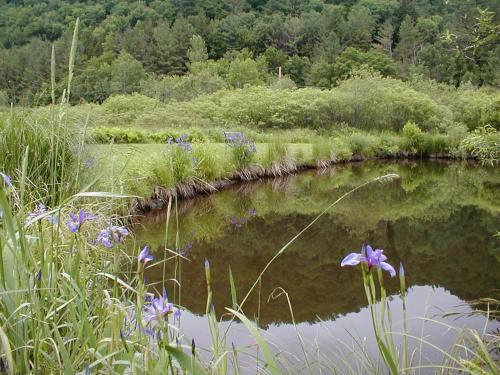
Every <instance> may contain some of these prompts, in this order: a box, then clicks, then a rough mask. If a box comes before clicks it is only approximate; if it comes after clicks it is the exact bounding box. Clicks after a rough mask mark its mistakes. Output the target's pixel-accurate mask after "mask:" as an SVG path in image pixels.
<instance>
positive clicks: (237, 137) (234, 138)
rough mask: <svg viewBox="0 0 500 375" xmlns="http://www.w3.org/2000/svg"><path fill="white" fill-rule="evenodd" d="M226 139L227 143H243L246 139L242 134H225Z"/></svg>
mask: <svg viewBox="0 0 500 375" xmlns="http://www.w3.org/2000/svg"><path fill="white" fill-rule="evenodd" d="M224 138H225V139H226V143H235V142H241V141H243V140H244V139H245V138H244V137H243V133H242V132H226V131H225V132H224Z"/></svg>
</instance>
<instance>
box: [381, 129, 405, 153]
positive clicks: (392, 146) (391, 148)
mask: <svg viewBox="0 0 500 375" xmlns="http://www.w3.org/2000/svg"><path fill="white" fill-rule="evenodd" d="M400 151H401V137H399V136H397V135H395V134H390V133H382V134H380V136H379V142H378V145H377V151H376V153H377V155H378V156H381V157H388V156H397V155H398V154H399V152H400Z"/></svg>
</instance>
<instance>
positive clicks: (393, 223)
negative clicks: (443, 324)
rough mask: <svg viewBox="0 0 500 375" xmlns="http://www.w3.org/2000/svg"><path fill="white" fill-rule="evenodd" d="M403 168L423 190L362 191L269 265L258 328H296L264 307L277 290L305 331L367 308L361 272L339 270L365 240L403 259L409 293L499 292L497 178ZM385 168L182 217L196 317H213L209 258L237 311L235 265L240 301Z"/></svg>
mask: <svg viewBox="0 0 500 375" xmlns="http://www.w3.org/2000/svg"><path fill="white" fill-rule="evenodd" d="M396 168H397V170H396V172H398V173H400V174H401V175H402V177H403V181H406V180H405V178H406V176H411V178H414V180H415V181H418V183H415V184H412V188H411V189H409V188H408V186H406V188H402V183H399V182H396V183H391V184H388V185H382V186H380V185H372V186H370V187H369V188H367V189H363V190H361V191H359V192H357V193H356V194H355V195H354V196H352V197H351V198H350V199H349V200H346V201H344V202H343V203H342V204H340V205H339V206H337V207H335V209H334V210H333V211H332V213H330V214H329V215H328V216H326V217H324V218H323V219H321V220H320V221H318V222H317V223H316V224H315V226H313V227H312V228H311V229H310V230H309V231H308V232H307V233H306V234H305V235H304V236H303V237H302V238H301V239H300V240H299V241H297V242H296V243H295V244H293V245H292V246H291V247H290V248H289V249H288V250H287V252H286V253H285V254H284V255H283V256H282V257H281V258H278V260H277V261H276V263H275V264H274V265H272V266H271V267H270V269H269V270H268V272H267V273H266V274H265V276H264V278H263V280H262V284H261V289H260V295H261V303H260V312H261V314H260V315H261V319H260V322H261V324H264V325H265V324H268V323H270V322H289V321H290V315H289V311H288V306H287V304H286V300H285V299H284V298H282V299H280V300H278V301H271V302H269V303H267V297H268V296H269V295H270V294H271V293H272V291H273V289H274V288H276V287H283V288H284V289H285V290H286V291H287V292H288V293H289V294H290V298H291V302H292V304H293V308H294V314H295V318H296V320H297V321H313V320H315V319H317V318H318V317H319V318H322V319H325V318H328V317H331V316H333V315H337V314H345V313H348V312H351V311H357V310H359V308H360V307H362V306H364V305H365V299H364V294H363V291H362V286H361V281H360V275H359V270H357V269H341V268H340V267H339V262H340V260H341V258H342V257H343V255H345V254H346V253H347V252H349V251H353V250H356V251H358V250H359V247H360V245H361V243H363V242H369V243H372V244H373V245H376V246H378V247H382V248H384V249H385V251H386V253H387V255H388V256H389V259H390V261H392V263H393V264H394V265H395V266H397V265H398V263H399V261H400V260H403V261H404V263H405V265H406V270H407V274H408V279H409V285H421V284H426V285H441V286H443V287H445V288H447V289H449V290H450V292H451V293H453V294H455V295H457V296H458V297H460V298H461V299H473V298H478V297H485V296H488V295H489V293H491V291H492V290H493V289H495V288H497V287H498V286H499V285H500V274H499V272H498V271H497V270H498V266H499V264H498V262H497V260H496V259H498V258H499V255H498V253H497V251H498V249H497V248H498V244H497V243H495V241H496V240H495V239H494V238H493V236H492V235H493V234H494V233H495V231H497V230H498V212H499V211H500V210H499V207H498V202H499V200H498V198H499V196H498V195H499V193H498V181H497V179H498V178H497V177H494V176H495V174H494V171H492V172H489V171H488V170H485V169H482V168H470V167H469V168H463V167H460V168H459V167H457V166H455V165H452V166H446V165H437V166H435V165H431V166H419V167H414V166H412V165H410V166H401V165H400V166H397V167H396ZM387 169H392V171H394V169H395V167H394V165H391V166H387V165H381V166H376V167H372V168H366V169H365V168H358V167H354V168H352V167H347V168H346V169H345V170H343V169H339V170H337V171H336V173H334V174H333V175H331V174H326V175H324V176H319V177H312V174H306V175H298V176H296V177H294V178H293V179H291V180H290V181H289V182H288V184H287V186H288V187H287V188H286V192H287V193H286V194H283V193H281V194H280V192H279V191H276V190H274V189H275V188H276V187H275V186H269V184H266V183H265V184H261V185H260V187H259V188H254V187H252V189H249V190H247V191H246V192H247V193H248V194H245V195H244V196H243V197H242V196H241V195H236V194H234V193H233V192H232V191H225V192H222V193H220V194H217V195H214V196H212V197H204V198H198V199H197V200H196V201H197V203H196V204H195V205H193V204H192V203H191V204H190V206H191V207H190V208H189V209H187V210H182V211H184V212H185V214H183V215H182V216H181V218H180V220H181V233H182V237H183V238H184V239H185V241H186V242H188V241H189V240H190V239H191V238H192V237H195V238H197V241H196V244H195V246H194V247H193V249H192V251H191V254H190V258H191V259H192V262H191V263H187V262H183V266H182V280H183V287H182V296H183V297H182V301H181V302H182V303H183V304H184V305H185V306H187V307H188V308H189V309H191V310H192V311H193V312H195V313H199V314H202V313H203V312H204V311H205V303H206V286H205V278H204V272H203V259H204V257H205V256H207V257H208V258H209V259H210V262H211V265H212V280H213V287H214V291H215V300H214V302H215V305H216V310H217V312H218V313H222V312H223V311H224V307H225V306H231V296H230V288H229V277H228V267H229V265H231V268H232V271H233V274H234V276H235V280H236V286H237V291H238V297H239V299H241V298H242V297H243V296H244V294H245V293H246V292H247V291H248V289H249V288H250V286H251V285H252V284H253V282H254V281H255V278H256V277H257V275H258V274H259V272H260V271H261V270H262V269H263V267H264V266H265V264H266V263H267V261H268V260H269V259H270V258H271V257H272V256H273V255H274V254H275V253H276V252H277V251H278V250H279V248H280V247H281V246H282V245H283V244H284V243H286V242H287V241H288V240H289V239H290V238H291V237H293V235H295V234H296V233H297V232H298V231H300V230H301V229H302V228H303V227H304V226H306V225H307V224H308V223H309V222H310V221H311V220H312V219H313V218H314V215H315V214H316V213H317V212H319V210H320V209H321V208H324V207H325V206H326V205H327V203H328V202H330V201H332V200H333V199H335V198H337V197H338V196H340V195H341V194H342V193H343V192H345V191H347V190H348V189H350V188H351V187H353V186H356V185H357V184H359V183H361V182H363V181H366V180H367V179H369V178H371V177H372V176H373V177H375V176H377V175H380V174H383V173H387ZM415 169H416V170H415ZM419 169H421V170H423V172H422V171H420V170H419ZM333 181H335V184H334V183H332V182H333ZM332 186H336V187H334V188H332ZM181 204H182V203H181ZM249 208H256V211H257V216H256V217H249V218H248V220H249V221H248V222H246V224H245V225H244V226H243V227H241V228H235V227H234V226H232V225H231V223H230V222H229V220H228V219H229V218H230V217H245V215H247V212H248V209H249ZM146 226H147V225H146ZM158 228H159V229H158ZM163 230H164V226H163V225H159V224H158V223H156V224H155V225H154V226H153V227H147V228H146V230H145V231H144V232H143V233H142V234H139V237H140V238H143V241H144V242H148V243H151V244H152V243H155V242H156V246H157V247H158V248H159V247H160V246H161V238H162V232H163ZM495 257H496V258H495ZM161 272H162V270H161V267H158V269H157V270H151V272H150V274H149V275H148V278H149V279H150V281H157V280H158V278H161ZM170 275H171V274H170ZM167 276H168V275H167ZM397 284H398V282H397V280H395V279H394V280H391V281H390V282H389V289H390V290H392V291H393V292H395V291H396V290H397ZM258 306H259V303H258V293H253V295H252V296H251V298H249V300H248V301H247V303H246V305H245V308H244V310H245V312H246V313H247V314H248V315H250V316H251V315H254V314H256V313H257V311H258Z"/></svg>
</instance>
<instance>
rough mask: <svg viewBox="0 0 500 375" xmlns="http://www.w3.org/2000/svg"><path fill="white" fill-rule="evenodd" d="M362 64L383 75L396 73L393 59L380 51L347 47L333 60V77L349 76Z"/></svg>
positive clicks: (344, 77) (341, 78)
mask: <svg viewBox="0 0 500 375" xmlns="http://www.w3.org/2000/svg"><path fill="white" fill-rule="evenodd" d="M363 66H367V67H368V68H370V69H372V70H374V71H376V72H379V73H380V74H382V75H383V76H386V77H387V76H393V75H396V72H397V68H396V64H395V63H394V61H393V60H392V59H391V58H389V57H388V56H386V55H384V54H382V53H380V52H374V51H369V52H363V51H360V50H358V49H356V48H352V47H349V48H347V49H346V50H345V51H344V52H342V53H341V54H340V56H339V57H338V58H337V60H335V64H334V71H335V79H336V80H343V79H346V78H349V77H350V75H351V73H352V72H353V71H354V70H357V69H360V68H361V67H363Z"/></svg>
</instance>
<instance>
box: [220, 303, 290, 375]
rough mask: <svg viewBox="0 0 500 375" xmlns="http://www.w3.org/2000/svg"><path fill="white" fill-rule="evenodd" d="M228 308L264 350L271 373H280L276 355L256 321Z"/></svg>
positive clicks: (274, 374)
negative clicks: (275, 358)
mask: <svg viewBox="0 0 500 375" xmlns="http://www.w3.org/2000/svg"><path fill="white" fill-rule="evenodd" d="M226 310H228V311H229V312H230V313H231V314H234V315H235V316H236V317H238V319H239V320H241V321H242V322H243V324H244V325H245V327H247V329H248V331H249V332H250V334H251V335H252V336H253V338H254V339H255V341H257V344H258V345H259V348H260V350H262V354H264V361H265V362H266V365H267V367H268V368H269V371H270V372H271V374H273V375H280V374H281V371H280V370H279V369H278V365H277V364H276V362H275V360H274V356H273V354H272V353H271V350H270V349H269V345H267V342H266V341H265V340H264V338H263V337H262V335H261V334H260V332H259V329H258V327H257V326H256V325H255V323H253V322H251V321H250V320H249V319H248V318H247V317H246V316H245V315H243V314H241V313H239V312H237V311H235V310H232V309H230V308H228V307H226Z"/></svg>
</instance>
